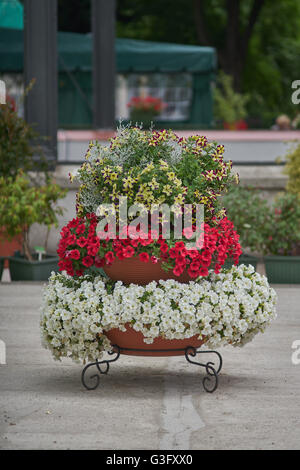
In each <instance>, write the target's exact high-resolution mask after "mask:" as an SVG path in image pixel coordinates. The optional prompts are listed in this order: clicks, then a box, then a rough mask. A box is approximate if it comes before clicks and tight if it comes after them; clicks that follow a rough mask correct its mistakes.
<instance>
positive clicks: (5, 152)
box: [0, 83, 48, 279]
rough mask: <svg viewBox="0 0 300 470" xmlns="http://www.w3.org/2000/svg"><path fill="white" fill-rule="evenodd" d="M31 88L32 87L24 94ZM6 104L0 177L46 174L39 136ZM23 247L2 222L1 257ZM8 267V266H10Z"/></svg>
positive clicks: (0, 109) (0, 120) (0, 119)
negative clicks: (8, 235) (19, 172)
mask: <svg viewBox="0 0 300 470" xmlns="http://www.w3.org/2000/svg"><path fill="white" fill-rule="evenodd" d="M32 85H33V83H31V84H30V85H29V87H28V88H27V90H26V91H25V94H26V93H28V91H29V90H30V88H31V86H32ZM6 101H7V104H1V105H0V142H1V145H0V176H1V177H3V178H8V177H10V178H13V179H15V178H16V176H17V173H18V169H19V168H22V169H23V171H24V172H25V173H27V174H30V178H31V179H33V178H34V174H35V172H37V171H38V172H42V173H43V175H44V174H45V172H46V170H47V166H48V165H47V162H46V159H45V157H44V155H43V153H42V151H41V147H40V145H39V135H38V134H37V133H36V132H35V130H34V129H33V128H32V127H30V126H29V125H28V124H27V123H26V121H25V120H24V119H23V118H21V117H19V116H18V114H17V111H16V108H15V104H14V102H13V100H11V99H10V98H9V96H7V100H6ZM35 156H38V158H35ZM21 246H22V240H21V235H20V234H16V235H15V236H14V237H10V239H9V240H8V239H7V237H6V235H5V227H3V226H2V225H1V222H0V256H2V257H4V258H7V257H9V256H11V255H13V254H14V252H15V251H17V250H20V249H21ZM5 265H6V267H7V266H8V263H6V264H5ZM0 279H1V277H0Z"/></svg>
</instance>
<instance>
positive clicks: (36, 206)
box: [0, 171, 66, 259]
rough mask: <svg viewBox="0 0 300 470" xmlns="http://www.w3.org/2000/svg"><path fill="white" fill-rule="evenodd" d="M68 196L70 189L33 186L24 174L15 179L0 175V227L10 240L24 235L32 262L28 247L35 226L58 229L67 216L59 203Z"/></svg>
mask: <svg viewBox="0 0 300 470" xmlns="http://www.w3.org/2000/svg"><path fill="white" fill-rule="evenodd" d="M65 195H66V190H64V189H61V188H60V187H59V186H58V185H57V184H55V183H50V182H48V183H47V184H45V185H43V186H40V187H36V186H32V185H31V182H30V180H29V178H28V176H27V175H26V174H25V173H23V172H22V171H18V173H17V174H16V175H14V176H9V177H4V176H0V226H1V227H3V228H4V235H5V236H7V237H8V238H13V237H14V236H16V235H18V234H20V233H21V234H22V236H23V249H24V253H25V255H26V257H27V258H28V259H31V255H30V250H29V244H28V233H29V229H30V227H31V225H32V224H34V223H38V224H43V225H46V226H47V227H48V228H49V229H50V228H51V227H52V226H56V227H57V225H58V221H57V216H58V215H61V214H62V213H63V209H62V208H61V207H59V206H57V201H58V199H60V198H62V197H64V196H65Z"/></svg>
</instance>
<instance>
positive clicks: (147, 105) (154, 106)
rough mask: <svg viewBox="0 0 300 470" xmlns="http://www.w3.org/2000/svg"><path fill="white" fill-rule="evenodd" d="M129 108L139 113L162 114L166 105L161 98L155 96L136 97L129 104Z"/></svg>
mask: <svg viewBox="0 0 300 470" xmlns="http://www.w3.org/2000/svg"><path fill="white" fill-rule="evenodd" d="M127 106H128V107H129V108H132V109H134V110H139V111H156V112H157V113H160V112H161V111H162V110H163V109H164V106H165V105H164V103H163V102H162V100H161V99H160V98H155V97H153V96H145V97H143V96H134V97H132V98H131V100H130V101H129V103H128V104H127Z"/></svg>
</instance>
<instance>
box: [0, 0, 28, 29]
mask: <svg viewBox="0 0 300 470" xmlns="http://www.w3.org/2000/svg"><path fill="white" fill-rule="evenodd" d="M23 25H24V21H23V5H22V4H21V3H20V2H19V1H18V0H0V28H13V29H23Z"/></svg>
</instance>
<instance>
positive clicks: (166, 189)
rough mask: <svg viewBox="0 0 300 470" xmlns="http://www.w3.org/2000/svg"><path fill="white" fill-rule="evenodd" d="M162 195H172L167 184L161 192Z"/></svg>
mask: <svg viewBox="0 0 300 470" xmlns="http://www.w3.org/2000/svg"><path fill="white" fill-rule="evenodd" d="M162 192H163V193H165V194H166V195H167V196H170V194H172V188H171V186H170V185H169V184H167V185H166V186H165V187H164V188H163V190H162Z"/></svg>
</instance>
